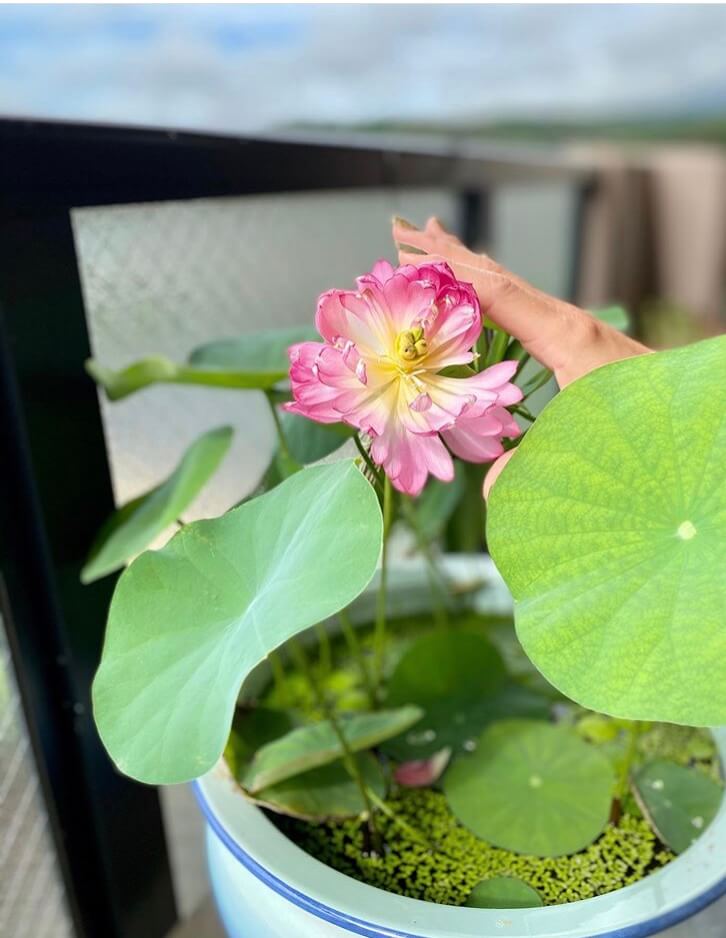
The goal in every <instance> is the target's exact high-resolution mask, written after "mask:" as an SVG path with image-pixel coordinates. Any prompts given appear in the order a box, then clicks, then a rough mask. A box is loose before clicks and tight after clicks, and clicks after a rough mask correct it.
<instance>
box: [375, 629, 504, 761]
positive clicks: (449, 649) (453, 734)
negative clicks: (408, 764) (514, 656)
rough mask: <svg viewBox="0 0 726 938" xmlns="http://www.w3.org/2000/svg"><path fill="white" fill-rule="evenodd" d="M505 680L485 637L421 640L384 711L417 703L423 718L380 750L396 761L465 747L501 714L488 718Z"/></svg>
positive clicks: (393, 683) (399, 669) (402, 666)
mask: <svg viewBox="0 0 726 938" xmlns="http://www.w3.org/2000/svg"><path fill="white" fill-rule="evenodd" d="M505 681H506V671H505V668H504V663H503V661H502V658H501V656H500V654H499V652H498V651H497V650H496V648H494V646H493V645H492V644H491V643H490V642H488V641H487V639H486V638H484V636H482V635H477V634H476V633H474V632H454V631H443V630H442V631H438V632H432V633H430V634H429V635H424V636H423V637H422V638H419V639H418V640H417V641H416V642H414V644H413V645H411V647H410V648H409V649H408V650H407V651H406V653H405V654H404V655H403V657H402V658H401V659H400V661H399V662H398V664H397V665H396V667H395V669H394V671H393V674H392V675H391V678H390V680H389V682H388V692H387V695H386V705H387V706H391V707H400V706H403V705H404V704H416V705H417V706H419V707H421V708H422V709H423V711H424V715H423V718H422V719H421V721H420V722H418V723H417V724H416V726H415V727H414V728H413V729H411V730H410V732H406V733H404V734H402V735H401V736H399V737H396V738H395V739H392V740H390V741H389V742H387V743H386V744H385V746H384V747H383V748H384V749H385V751H386V752H387V753H388V754H389V755H391V756H393V758H395V759H398V760H400V761H407V760H410V759H425V758H427V757H428V756H431V755H433V754H434V753H435V752H438V751H439V750H441V749H443V748H450V749H452V750H453V751H454V752H456V751H458V750H460V749H461V748H462V747H464V748H466V744H467V742H468V741H469V740H470V739H471V738H472V737H476V736H478V735H479V733H480V732H481V729H482V727H483V726H485V725H486V724H487V723H489V722H491V720H492V719H496V717H497V716H499V715H500V713H498V712H496V713H495V714H494V715H491V711H490V705H491V703H492V701H493V700H494V699H495V698H496V695H497V694H498V693H499V692H500V691H501V690H502V689H503V687H504V685H505Z"/></svg>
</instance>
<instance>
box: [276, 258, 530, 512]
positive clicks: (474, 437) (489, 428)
mask: <svg viewBox="0 0 726 938" xmlns="http://www.w3.org/2000/svg"><path fill="white" fill-rule="evenodd" d="M357 283H358V290H357V291H346V290H330V291H329V292H328V293H324V294H323V295H322V296H321V297H320V299H319V300H318V308H317V313H316V317H315V324H316V327H317V329H318V331H319V332H320V334H321V336H322V337H323V339H324V340H325V341H324V342H302V343H300V344H298V345H293V346H291V347H290V350H289V356H290V381H291V385H292V392H293V396H294V401H293V402H291V403H289V404H286V405H285V407H286V409H287V410H289V411H290V412H292V413H296V414H301V415H303V416H305V417H309V418H310V419H311V420H316V421H318V422H319V423H334V422H338V421H341V420H342V421H344V422H345V423H348V424H350V425H351V426H353V427H356V428H357V429H358V430H360V431H362V432H363V433H366V434H368V435H369V436H370V437H371V440H372V443H371V457H372V459H373V460H374V462H375V463H377V465H379V466H383V468H384V469H385V471H386V474H387V475H388V477H389V478H390V479H391V482H392V483H393V485H394V486H395V487H396V488H397V489H398V490H399V491H401V492H406V493H408V494H410V495H418V494H419V493H420V492H421V489H422V488H423V487H424V484H425V483H426V479H427V477H428V474H429V473H431V474H432V475H434V476H436V478H438V479H441V480H442V481H444V482H448V481H451V479H452V478H453V476H454V466H453V462H452V459H451V455H450V453H449V450H448V449H447V446H445V445H444V442H445V443H446V444H447V445H448V447H449V448H450V449H451V451H452V452H454V453H455V454H456V455H458V456H461V458H463V459H467V460H469V461H473V462H486V461H489V460H491V459H494V458H495V457H496V456H498V455H499V454H500V453H501V452H503V447H502V444H501V438H502V437H504V436H517V435H518V433H519V428H518V427H517V425H516V423H515V421H514V420H513V418H512V417H511V415H510V414H509V412H508V411H507V410H505V408H506V407H507V406H508V405H510V404H514V403H516V402H517V401H519V400H521V398H522V393H521V391H520V390H519V388H517V387H516V386H515V385H513V384H511V383H510V381H509V379H510V378H511V377H512V376H513V375H514V372H515V371H516V368H517V362H500V363H499V364H497V365H494V366H492V367H491V368H487V369H486V370H485V371H482V372H480V373H478V374H475V375H472V376H471V377H466V378H453V377H447V376H444V375H442V374H441V371H442V370H443V369H445V368H447V367H449V366H451V365H466V364H469V363H470V362H472V361H473V360H474V352H473V347H474V345H475V343H476V341H477V339H478V338H479V335H480V334H481V330H482V322H481V313H480V311H479V302H478V299H477V296H476V293H475V292H474V289H473V287H472V286H471V285H470V284H467V283H462V282H460V281H458V280H457V279H456V278H455V276H454V274H453V272H452V271H451V269H450V268H449V266H448V265H447V264H443V263H436V264H424V265H423V266H421V267H414V266H403V267H398V268H396V269H394V268H393V267H392V266H391V265H390V264H389V263H388V262H387V261H378V263H377V264H375V266H374V267H373V270H372V271H371V272H370V273H369V274H365V275H364V276H362V277H359V278H358V281H357Z"/></svg>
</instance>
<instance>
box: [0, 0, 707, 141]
mask: <svg viewBox="0 0 726 938" xmlns="http://www.w3.org/2000/svg"><path fill="white" fill-rule="evenodd" d="M725 39H726V8H724V7H718V6H710V7H709V6H691V7H688V6H661V5H656V6H645V5H643V6H639V5H634V6H618V5H615V6H585V5H583V6H515V5H511V6H483V5H482V6H478V5H474V6H458V5H449V6H445V5H430V6H429V5H427V6H415V5H413V6H411V5H407V6H395V5H394V6H379V5H351V6H342V5H324V6H323V5H307V6H306V5H300V6H279V5H270V6H265V5H244V6H242V5H240V6H237V5H232V6H225V5H219V6H217V5H211V6H202V5H191V6H178V7H171V6H123V7H121V6H102V5H90V6H54V7H33V6H25V7H17V6H15V7H10V6H4V7H0V111H1V112H3V113H5V114H15V115H18V114H23V115H26V114H27V115H38V116H49V117H57V118H79V119H87V120H104V121H114V122H130V123H142V124H162V125H166V126H177V127H193V128H200V129H217V130H228V131H255V130H260V129H265V128H269V127H274V126H279V125H282V124H286V123H290V122H295V121H329V122H344V123H350V122H358V121H366V120H379V119H386V118H389V119H390V118H394V119H395V118H404V119H412V120H456V119H467V118H475V117H493V116H529V117H531V116H583V117H588V118H593V117H597V116H600V115H611V114H637V115H641V114H646V115H647V114H648V113H653V114H665V113H668V112H670V111H673V110H682V109H684V108H688V107H693V106H698V105H699V102H701V101H703V102H704V103H706V102H707V103H710V104H713V102H715V101H716V102H717V101H718V100H724V101H726V64H725V60H724V57H723V52H722V50H723V48H724V45H725V43H724V40H725Z"/></svg>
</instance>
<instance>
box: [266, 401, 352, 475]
mask: <svg viewBox="0 0 726 938" xmlns="http://www.w3.org/2000/svg"><path fill="white" fill-rule="evenodd" d="M280 423H281V424H282V432H283V433H284V435H285V441H286V442H287V445H288V448H289V450H290V454H291V456H292V457H293V459H296V460H297V461H298V462H299V463H300V465H302V466H307V465H309V464H310V463H313V462H317V461H318V460H319V459H324V458H325V457H326V456H329V455H330V454H331V453H334V452H335V451H336V449H340V447H341V446H342V445H343V444H344V443H345V441H346V440H349V439H350V438H351V437H352V436H353V434H354V433H355V428H354V427H349V426H348V425H347V424H345V423H315V421H314V420H308V419H307V417H300V416H298V415H297V414H288V413H283V414H281V415H280Z"/></svg>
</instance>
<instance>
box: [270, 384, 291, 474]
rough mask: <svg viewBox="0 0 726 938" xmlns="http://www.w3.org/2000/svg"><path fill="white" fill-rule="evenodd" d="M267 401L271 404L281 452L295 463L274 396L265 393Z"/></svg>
mask: <svg viewBox="0 0 726 938" xmlns="http://www.w3.org/2000/svg"><path fill="white" fill-rule="evenodd" d="M265 400H266V401H267V403H268V404H269V407H270V413H271V414H272V419H273V421H274V424H275V430H276V432H277V441H278V444H279V446H280V452H281V453H282V455H283V456H284V457H285V459H288V460H290V462H293V457H292V454H291V452H290V447H289V446H288V445H287V440H286V439H285V431H284V430H283V429H282V421H281V420H280V415H279V414H278V412H277V405H276V404H275V402H274V401H273V399H272V395H271V394H269V393H268V392H267V391H265Z"/></svg>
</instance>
